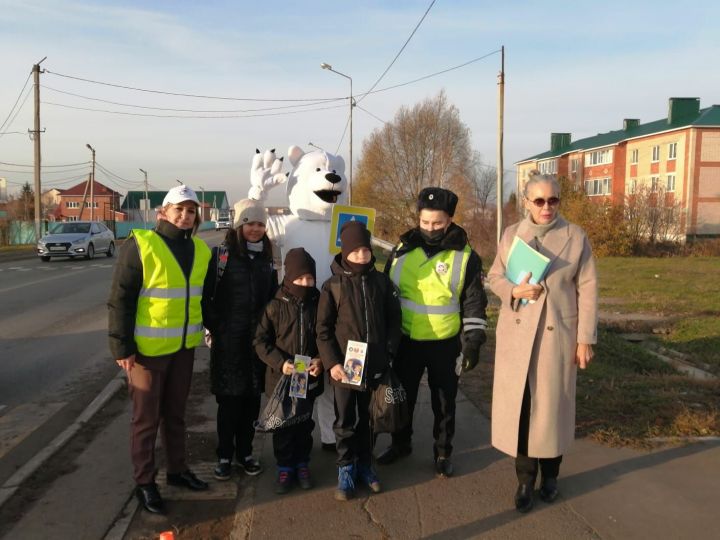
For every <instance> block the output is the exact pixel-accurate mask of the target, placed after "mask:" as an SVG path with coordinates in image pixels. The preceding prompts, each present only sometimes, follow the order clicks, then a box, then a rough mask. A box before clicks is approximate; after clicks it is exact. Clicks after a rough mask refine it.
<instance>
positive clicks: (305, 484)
mask: <svg viewBox="0 0 720 540" xmlns="http://www.w3.org/2000/svg"><path fill="white" fill-rule="evenodd" d="M295 472H296V473H297V481H298V484H300V487H301V488H302V489H310V488H311V487H313V481H312V478H311V477H310V468H309V467H308V464H307V463H298V465H297V468H296V469H295Z"/></svg>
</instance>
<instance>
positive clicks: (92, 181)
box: [85, 144, 95, 221]
mask: <svg viewBox="0 0 720 540" xmlns="http://www.w3.org/2000/svg"><path fill="white" fill-rule="evenodd" d="M85 146H86V147H87V149H88V150H90V151H91V152H92V175H91V177H90V221H95V149H94V148H93V147H92V146H90V145H89V144H86V145H85Z"/></svg>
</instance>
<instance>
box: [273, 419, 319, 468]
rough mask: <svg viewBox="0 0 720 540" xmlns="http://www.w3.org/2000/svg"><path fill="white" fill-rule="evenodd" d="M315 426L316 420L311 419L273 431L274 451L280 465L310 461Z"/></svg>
mask: <svg viewBox="0 0 720 540" xmlns="http://www.w3.org/2000/svg"><path fill="white" fill-rule="evenodd" d="M314 428H315V422H314V421H313V420H312V419H310V420H307V421H305V422H302V423H301V424H297V425H294V426H290V427H288V428H285V429H279V430H277V431H274V432H273V453H274V454H275V461H276V462H277V465H278V467H296V466H297V465H299V464H301V463H308V462H309V461H310V451H311V450H312V445H313V438H312V432H313V429H314Z"/></svg>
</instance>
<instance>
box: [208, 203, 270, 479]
mask: <svg viewBox="0 0 720 540" xmlns="http://www.w3.org/2000/svg"><path fill="white" fill-rule="evenodd" d="M265 219H266V218H265V209H264V208H263V207H262V206H261V205H260V204H259V203H257V202H256V201H250V200H243V201H240V202H238V203H237V204H236V205H235V223H234V225H235V228H234V229H231V230H230V231H228V233H227V236H226V237H225V242H224V243H223V244H222V245H221V246H219V247H216V248H213V251H212V258H211V259H210V265H209V267H208V273H207V277H206V280H205V288H204V293H203V302H202V307H203V324H204V325H205V328H207V329H208V331H209V332H210V334H211V336H212V337H211V344H210V380H211V391H212V393H213V394H215V400H216V401H217V404H218V411H217V433H218V447H217V456H218V465H217V467H216V468H215V478H217V479H218V480H228V479H229V478H230V472H231V470H232V467H231V463H232V458H233V455H235V458H236V459H237V461H238V463H239V465H240V467H241V468H242V469H243V470H244V471H245V473H247V474H249V475H256V474H259V473H260V472H262V467H261V466H260V464H259V463H258V462H257V461H256V460H255V459H253V457H252V441H253V438H254V436H255V428H254V426H253V423H254V422H255V421H256V420H257V417H258V414H259V413H260V394H261V393H262V392H263V389H264V378H265V364H263V363H262V362H260V360H259V359H258V358H257V355H256V354H255V351H254V349H253V346H252V342H253V338H254V336H255V329H256V327H257V323H258V321H259V319H260V316H261V314H262V311H263V309H264V308H265V305H266V304H267V303H268V302H269V301H270V299H271V298H272V297H273V294H274V293H275V290H276V288H277V272H276V271H275V269H274V268H273V259H272V247H271V244H270V240H269V239H268V237H267V235H266V234H265Z"/></svg>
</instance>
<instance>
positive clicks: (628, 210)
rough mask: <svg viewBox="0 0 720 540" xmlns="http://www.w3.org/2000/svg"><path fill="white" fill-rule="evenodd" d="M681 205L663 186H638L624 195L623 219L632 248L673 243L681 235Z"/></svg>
mask: <svg viewBox="0 0 720 540" xmlns="http://www.w3.org/2000/svg"><path fill="white" fill-rule="evenodd" d="M682 218H683V212H682V205H681V204H680V202H678V201H676V200H675V196H674V194H673V193H670V192H666V190H665V189H664V188H663V187H659V186H648V185H644V184H643V185H640V186H639V187H637V188H636V189H635V190H634V192H632V193H629V194H627V195H626V196H625V220H626V222H627V225H628V230H629V233H630V240H631V242H632V245H633V246H634V247H635V248H637V247H639V246H640V245H642V244H644V243H649V244H656V243H659V242H677V241H678V239H679V238H680V234H681V232H682Z"/></svg>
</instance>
